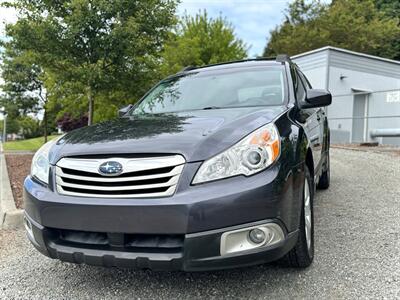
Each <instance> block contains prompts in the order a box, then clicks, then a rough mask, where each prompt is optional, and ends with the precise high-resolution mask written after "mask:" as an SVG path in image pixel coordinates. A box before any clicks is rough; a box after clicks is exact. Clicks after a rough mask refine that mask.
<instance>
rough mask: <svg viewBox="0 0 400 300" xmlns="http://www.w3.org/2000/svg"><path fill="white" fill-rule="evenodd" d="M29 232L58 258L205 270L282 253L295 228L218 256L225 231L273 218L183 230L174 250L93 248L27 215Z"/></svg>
mask: <svg viewBox="0 0 400 300" xmlns="http://www.w3.org/2000/svg"><path fill="white" fill-rule="evenodd" d="M25 218H26V219H27V220H29V222H30V226H31V232H30V233H28V234H27V236H28V238H29V240H30V241H31V243H32V244H33V245H34V246H35V248H36V249H37V250H39V251H40V252H41V253H42V254H44V255H46V256H48V257H51V258H54V259H60V260H62V261H66V262H71V263H78V264H82V263H85V264H88V265H94V266H104V267H120V268H135V269H151V270H164V271H165V270H168V271H172V270H183V271H205V270H218V269H228V268H236V267H243V266H250V265H255V264H261V263H266V262H271V261H274V260H277V259H279V258H280V257H282V256H283V255H285V254H286V253H287V252H288V251H289V250H290V249H292V248H293V247H294V245H295V244H296V241H297V238H298V232H297V230H296V231H293V232H291V233H285V239H284V240H283V241H281V242H279V243H277V244H275V245H272V246H270V247H265V248H264V247H261V248H257V249H253V250H249V251H243V252H237V253H232V254H228V255H224V256H221V255H220V253H219V251H220V239H221V235H222V234H223V233H224V232H226V231H231V230H237V229H241V228H245V227H251V226H256V225H261V224H266V223H269V222H274V223H280V222H279V221H277V220H264V221H259V222H254V223H250V224H244V225H240V226H233V227H229V228H223V229H219V230H213V231H207V232H201V233H195V234H186V235H185V237H184V245H183V247H182V248H181V251H178V252H153V251H152V252H147V251H146V252H137V251H135V252H130V251H121V250H120V249H117V248H115V249H107V250H104V249H95V248H92V247H90V246H88V247H84V248H82V247H76V246H74V245H73V244H71V245H66V244H63V243H58V241H57V239H54V238H53V237H52V236H53V233H52V230H51V229H48V228H45V227H43V226H41V225H40V224H37V223H36V222H34V221H33V220H32V219H31V218H30V217H29V216H28V215H26V214H25Z"/></svg>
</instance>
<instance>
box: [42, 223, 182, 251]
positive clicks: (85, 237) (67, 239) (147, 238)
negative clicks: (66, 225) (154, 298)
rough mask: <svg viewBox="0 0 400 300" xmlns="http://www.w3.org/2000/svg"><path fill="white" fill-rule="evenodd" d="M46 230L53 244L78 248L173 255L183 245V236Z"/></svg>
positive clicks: (180, 249)
mask: <svg viewBox="0 0 400 300" xmlns="http://www.w3.org/2000/svg"><path fill="white" fill-rule="evenodd" d="M48 230H49V232H50V234H49V236H51V240H52V241H53V242H54V243H56V244H62V245H68V246H73V247H78V248H90V249H104V250H114V251H129V252H143V251H147V252H154V253H174V252H181V251H182V249H183V244H184V235H183V234H182V235H177V234H175V235H168V234H125V233H106V232H88V231H77V230H66V229H48Z"/></svg>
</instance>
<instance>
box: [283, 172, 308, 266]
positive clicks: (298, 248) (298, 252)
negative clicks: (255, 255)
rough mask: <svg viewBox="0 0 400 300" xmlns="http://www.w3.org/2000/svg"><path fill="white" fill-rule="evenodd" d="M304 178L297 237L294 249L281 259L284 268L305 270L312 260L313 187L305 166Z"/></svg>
mask: <svg viewBox="0 0 400 300" xmlns="http://www.w3.org/2000/svg"><path fill="white" fill-rule="evenodd" d="M304 177H305V179H304V188H303V201H302V204H303V205H302V208H301V218H300V227H299V237H298V240H297V243H296V245H295V246H294V248H293V249H292V250H290V251H289V253H287V254H286V255H285V256H284V257H283V258H282V259H281V263H282V264H283V265H284V266H287V267H292V268H306V267H308V266H309V265H311V263H312V261H313V259H314V215H313V203H314V201H313V200H314V187H313V181H312V179H311V175H310V171H309V170H308V167H307V166H305V176H304Z"/></svg>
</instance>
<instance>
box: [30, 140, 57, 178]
mask: <svg viewBox="0 0 400 300" xmlns="http://www.w3.org/2000/svg"><path fill="white" fill-rule="evenodd" d="M58 140H59V138H56V139H54V140H51V141H49V142H47V143H46V144H44V145H43V146H42V147H41V148H40V149H39V150H38V151H36V153H35V155H34V156H33V159H32V166H31V175H32V176H33V177H35V178H37V179H39V180H40V181H42V182H44V183H46V184H48V183H49V170H50V163H49V152H50V148H51V146H53V145H54V144H55V143H56V142H57V141H58Z"/></svg>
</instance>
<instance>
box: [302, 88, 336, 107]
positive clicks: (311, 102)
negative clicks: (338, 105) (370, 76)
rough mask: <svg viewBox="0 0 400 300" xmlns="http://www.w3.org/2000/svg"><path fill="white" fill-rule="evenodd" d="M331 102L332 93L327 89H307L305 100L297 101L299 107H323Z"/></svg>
mask: <svg viewBox="0 0 400 300" xmlns="http://www.w3.org/2000/svg"><path fill="white" fill-rule="evenodd" d="M331 103H332V95H331V93H330V92H328V91H327V90H317V89H311V90H308V91H307V95H306V99H305V101H301V103H299V106H300V108H314V107H324V106H328V105H330V104H331Z"/></svg>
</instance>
